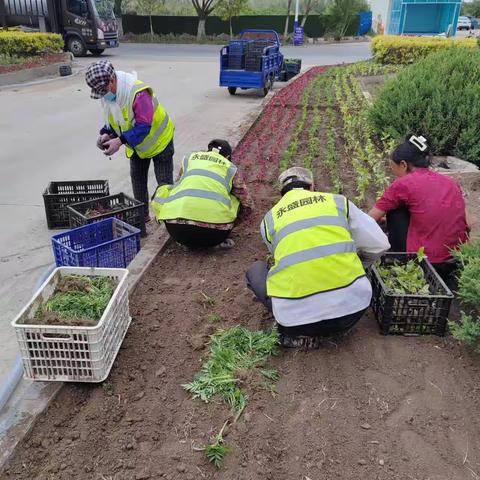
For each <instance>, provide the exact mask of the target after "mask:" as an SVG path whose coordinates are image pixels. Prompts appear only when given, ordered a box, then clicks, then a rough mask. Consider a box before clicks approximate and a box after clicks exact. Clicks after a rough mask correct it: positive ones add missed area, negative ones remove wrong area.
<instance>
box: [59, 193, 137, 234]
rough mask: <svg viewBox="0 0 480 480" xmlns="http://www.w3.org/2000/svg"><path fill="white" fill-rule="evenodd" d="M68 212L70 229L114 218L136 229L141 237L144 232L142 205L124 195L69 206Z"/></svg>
mask: <svg viewBox="0 0 480 480" xmlns="http://www.w3.org/2000/svg"><path fill="white" fill-rule="evenodd" d="M68 211H69V213H70V227H72V228H75V227H82V226H83V225H88V224H90V223H94V222H98V221H99V220H104V219H106V218H112V217H115V218H118V219H119V220H122V221H123V222H125V223H128V224H129V225H132V226H133V227H136V228H138V229H139V230H140V232H141V233H142V235H145V232H146V230H145V215H144V204H143V203H142V202H139V201H138V200H135V199H134V198H131V197H129V196H128V195H125V194H124V193H118V194H117V195H110V196H108V197H103V198H99V199H97V200H92V201H89V202H81V203H76V204H74V205H69V206H68ZM100 212H105V213H100Z"/></svg>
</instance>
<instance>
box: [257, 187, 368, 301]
mask: <svg viewBox="0 0 480 480" xmlns="http://www.w3.org/2000/svg"><path fill="white" fill-rule="evenodd" d="M347 208H348V203H347V200H346V198H345V197H343V196H341V195H331V194H324V193H318V192H309V191H306V190H300V189H294V190H292V191H291V192H288V193H287V194H286V195H284V197H283V198H282V200H280V202H278V203H277V205H275V207H273V209H272V210H270V211H269V212H268V213H267V214H266V215H265V218H264V223H263V225H264V229H265V234H266V238H267V240H268V241H269V242H270V243H271V244H272V251H273V254H274V258H275V264H274V266H273V267H272V268H271V270H270V271H269V273H268V276H267V293H268V294H269V295H270V296H273V297H280V298H302V297H305V296H308V295H312V294H314V293H320V292H325V291H329V290H332V289H337V288H344V287H345V286H347V285H349V284H351V283H353V282H354V281H355V280H356V279H358V278H360V277H362V276H364V275H365V271H364V269H363V266H362V264H361V262H360V259H359V258H358V256H357V254H356V247H355V243H354V242H353V240H352V237H351V234H350V228H349V224H348V213H347ZM315 213H317V215H315ZM312 214H314V216H311V215H312ZM275 218H276V219H277V220H275ZM326 242H329V243H326Z"/></svg>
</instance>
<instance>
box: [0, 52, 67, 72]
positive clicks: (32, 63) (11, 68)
mask: <svg viewBox="0 0 480 480" xmlns="http://www.w3.org/2000/svg"><path fill="white" fill-rule="evenodd" d="M63 60H65V54H63V53H56V54H52V55H41V56H38V57H28V58H26V59H25V61H24V62H22V63H15V64H10V65H1V64H0V74H2V73H11V72H17V71H19V70H29V69H30V68H37V67H45V66H47V65H51V64H52V63H58V62H62V61H63Z"/></svg>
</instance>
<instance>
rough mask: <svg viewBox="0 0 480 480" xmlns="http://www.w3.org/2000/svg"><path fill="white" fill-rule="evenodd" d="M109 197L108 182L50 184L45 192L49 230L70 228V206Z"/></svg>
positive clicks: (88, 181)
mask: <svg viewBox="0 0 480 480" xmlns="http://www.w3.org/2000/svg"><path fill="white" fill-rule="evenodd" d="M107 195H110V191H109V188H108V181H107V180H78V181H72V182H50V183H49V184H48V186H47V188H46V189H45V191H44V192H43V203H44V204H45V215H46V217H47V225H48V228H50V229H53V228H68V227H69V226H70V220H69V212H68V209H67V207H68V206H69V205H71V204H73V203H79V202H85V201H87V200H94V199H96V198H100V197H106V196H107Z"/></svg>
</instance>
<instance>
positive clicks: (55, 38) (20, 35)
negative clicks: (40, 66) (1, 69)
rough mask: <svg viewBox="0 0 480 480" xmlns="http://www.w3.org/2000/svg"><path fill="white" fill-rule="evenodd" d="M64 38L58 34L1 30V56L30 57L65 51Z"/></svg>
mask: <svg viewBox="0 0 480 480" xmlns="http://www.w3.org/2000/svg"><path fill="white" fill-rule="evenodd" d="M63 46H64V42H63V38H62V36H61V35H58V34H57V33H36V32H32V33H30V32H28V33H27V32H18V31H9V30H7V31H1V30H0V55H9V56H11V57H13V56H15V57H29V56H34V55H42V54H50V53H59V52H61V51H63Z"/></svg>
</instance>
